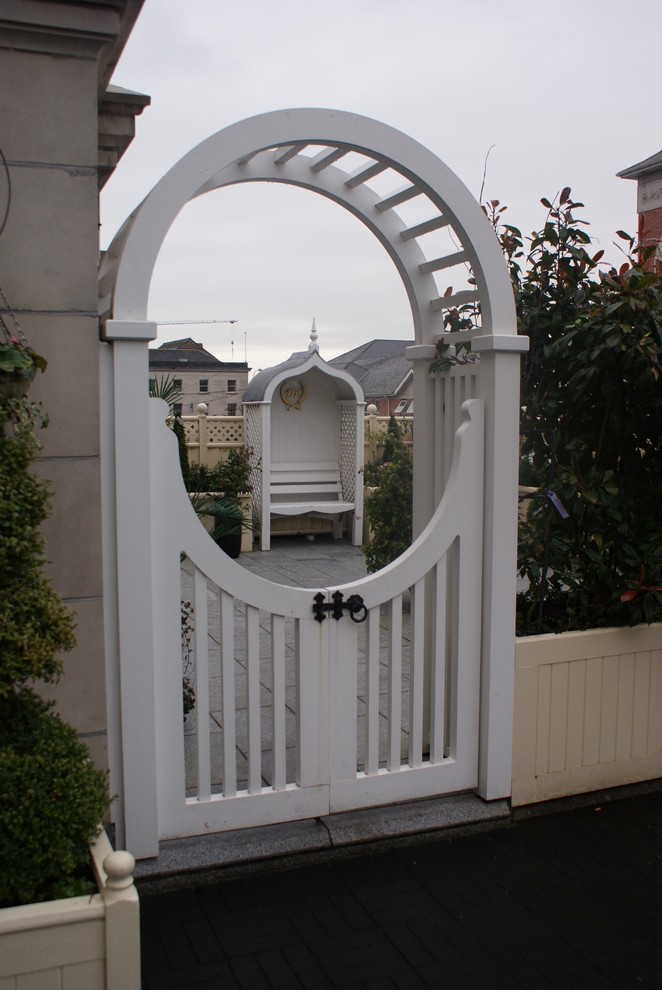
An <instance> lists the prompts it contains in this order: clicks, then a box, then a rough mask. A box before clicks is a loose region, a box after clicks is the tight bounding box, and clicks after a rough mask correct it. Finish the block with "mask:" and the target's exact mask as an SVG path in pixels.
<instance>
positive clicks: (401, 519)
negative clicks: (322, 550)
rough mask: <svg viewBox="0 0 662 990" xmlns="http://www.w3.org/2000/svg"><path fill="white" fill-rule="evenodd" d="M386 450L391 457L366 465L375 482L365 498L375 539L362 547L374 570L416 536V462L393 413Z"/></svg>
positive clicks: (368, 481)
mask: <svg viewBox="0 0 662 990" xmlns="http://www.w3.org/2000/svg"><path fill="white" fill-rule="evenodd" d="M386 451H387V452H388V456H389V460H386V459H385V460H384V461H383V462H382V463H381V464H379V465H377V467H374V466H367V467H366V485H368V486H375V487H374V490H373V491H372V492H370V493H369V494H368V495H367V496H366V501H365V514H366V518H367V520H368V523H369V524H370V529H371V531H372V541H371V542H370V543H368V544H365V545H364V546H363V548H362V549H363V553H364V554H365V560H366V568H367V570H368V573H370V574H372V573H374V572H375V571H378V570H381V568H382V567H386V565H387V564H390V563H391V561H392V560H395V558H396V557H399V556H400V554H402V553H404V552H405V550H406V549H407V548H408V547H409V546H410V545H411V539H412V491H413V465H412V459H411V454H410V452H409V450H408V448H407V447H406V445H405V444H404V443H403V442H402V438H401V436H400V432H399V428H398V425H397V423H396V421H395V419H394V418H393V417H391V422H390V423H389V436H388V442H387V448H386ZM386 451H385V457H386Z"/></svg>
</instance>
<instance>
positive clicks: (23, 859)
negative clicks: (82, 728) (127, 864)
mask: <svg viewBox="0 0 662 990" xmlns="http://www.w3.org/2000/svg"><path fill="white" fill-rule="evenodd" d="M107 806H108V788H107V783H106V775H105V774H104V773H102V772H101V771H99V770H95V769H94V767H93V766H92V764H91V762H90V758H89V753H88V751H87V748H86V747H85V745H84V744H83V743H82V742H80V741H79V740H78V739H77V737H76V733H75V732H74V730H73V729H72V728H71V727H70V726H69V725H66V723H64V722H62V720H61V719H60V718H59V716H58V715H56V714H55V713H54V712H52V711H51V710H50V705H49V703H47V702H45V701H43V699H41V698H38V697H37V696H36V695H35V694H33V693H32V692H31V691H29V690H23V691H18V692H15V693H14V692H12V693H11V694H9V695H5V697H3V698H1V699H0V835H1V836H2V841H0V906H3V907H4V906H7V905H9V904H24V903H27V902H28V901H42V900H49V899H50V898H56V897H66V896H70V895H71V894H72V893H86V892H87V890H89V889H90V886H89V882H88V883H87V884H86V883H85V881H84V880H83V883H82V884H81V883H80V881H78V879H77V878H76V876H75V874H76V872H77V871H79V870H80V869H81V867H84V866H85V864H86V863H87V861H88V842H89V841H90V840H91V839H92V838H94V836H95V835H96V834H97V832H98V828H99V822H100V821H101V818H102V816H103V814H104V812H105V810H106V808H107Z"/></svg>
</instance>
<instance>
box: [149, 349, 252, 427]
mask: <svg viewBox="0 0 662 990" xmlns="http://www.w3.org/2000/svg"><path fill="white" fill-rule="evenodd" d="M249 371H250V368H249V367H248V364H247V363H246V362H245V361H219V359H218V358H216V357H214V355H213V354H210V353H209V351H207V350H205V348H204V347H203V346H202V344H199V343H197V342H196V341H195V340H192V339H191V338H190V337H185V338H183V339H181V340H170V341H166V343H164V344H161V346H160V347H156V348H152V349H150V352H149V373H150V377H151V378H156V380H157V381H159V380H160V379H161V376H162V375H163V376H172V377H173V378H174V379H175V381H177V382H179V383H180V388H181V392H182V399H181V402H180V403H177V408H176V410H175V411H176V412H178V413H179V415H180V416H195V415H197V407H198V404H199V403H200V402H206V403H207V406H208V410H207V411H208V415H210V416H241V414H242V403H243V399H244V392H245V391H246V386H247V385H248V373H249Z"/></svg>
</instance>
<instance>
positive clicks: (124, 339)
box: [100, 109, 528, 798]
mask: <svg viewBox="0 0 662 990" xmlns="http://www.w3.org/2000/svg"><path fill="white" fill-rule="evenodd" d="M311 147H312V149H313V151H314V153H313V155H312V156H311V155H310V150H311ZM307 149H308V153H306V150H307ZM351 153H357V154H358V155H360V156H361V158H362V163H361V165H360V166H359V168H357V169H356V170H354V171H352V172H348V171H347V170H345V169H343V168H342V162H343V159H344V158H345V157H346V156H348V155H350V154H351ZM383 173H385V174H386V175H387V176H388V177H390V178H392V180H393V181H394V182H395V183H397V185H396V186H395V187H394V188H393V189H392V190H391V191H389V192H387V193H386V194H385V195H384V194H379V193H377V192H376V191H374V190H373V189H372V188H371V187H370V185H368V183H369V181H370V180H371V179H373V178H375V177H376V176H378V175H381V174H383ZM247 182H283V183H289V184H292V185H296V186H299V187H302V188H305V189H308V190H310V191H313V192H316V193H318V194H320V195H323V196H325V197H327V198H329V199H331V200H332V201H334V202H336V203H338V204H339V205H340V206H342V207H343V208H344V209H346V210H348V211H349V212H350V213H351V214H353V215H354V216H355V217H357V218H358V219H359V220H360V221H361V222H362V223H363V224H365V226H366V227H368V229H369V230H370V231H371V232H372V233H373V234H374V235H375V237H377V239H378V240H379V241H380V243H381V244H382V245H383V247H384V248H385V250H386V251H387V253H388V254H389V256H390V257H391V259H392V261H393V263H394V265H395V267H396V269H397V271H398V273H399V275H400V278H401V280H402V283H403V285H404V287H405V291H406V292H407V296H408V299H409V303H410V307H411V312H412V319H413V326H414V334H415V340H416V345H415V346H414V347H412V348H410V351H409V357H410V358H411V360H412V361H413V365H414V403H415V408H416V431H415V456H414V465H415V468H414V470H415V476H414V491H415V503H414V527H415V535H416V533H420V532H421V530H422V529H423V527H424V525H425V523H426V522H427V520H428V519H429V518H430V516H431V514H432V512H433V510H434V507H435V506H436V504H437V503H438V502H439V499H440V497H441V494H442V490H443V484H444V480H445V479H444V477H443V472H442V471H441V468H440V467H439V464H440V463H441V459H442V454H441V452H440V445H441V437H442V435H443V434H442V424H441V420H442V419H443V410H442V409H439V408H438V406H439V402H438V400H437V408H435V393H434V388H433V381H432V378H431V376H430V375H429V374H428V366H429V362H430V359H431V358H432V357H433V355H434V353H435V344H436V342H437V340H438V339H439V337H440V336H441V335H442V334H443V333H444V328H443V315H444V312H445V311H446V310H447V309H449V308H451V307H454V306H458V305H461V304H463V303H465V302H476V303H477V304H478V305H479V307H480V326H479V327H478V328H477V329H476V330H475V332H463V333H462V334H461V335H460V334H455V333H447V334H444V337H443V339H444V343H448V344H450V343H453V342H455V341H456V340H457V339H459V338H460V337H461V338H462V339H464V340H466V339H467V338H468V337H470V339H471V347H472V350H474V351H477V352H480V354H481V362H480V372H479V375H478V381H479V384H478V394H479V397H480V398H482V399H483V400H484V403H485V417H486V422H485V493H484V519H483V520H476V525H483V527H484V547H485V549H484V566H483V588H482V595H481V596H480V598H481V601H482V606H481V607H482V620H483V629H484V631H485V634H484V644H483V653H482V661H481V662H482V668H483V674H482V687H481V740H480V768H479V791H480V793H481V794H482V795H483V796H484V797H486V798H491V797H500V796H503V795H504V794H508V793H509V792H510V749H511V732H512V684H513V658H514V575H515V544H516V484H517V440H518V399H517V397H518V394H519V360H518V358H519V353H520V352H521V351H523V350H525V349H526V347H527V345H528V341H526V339H523V338H520V337H518V336H517V335H516V320H515V310H514V302H513V296H512V290H511V286H510V279H509V276H508V272H507V268H506V265H505V263H504V260H503V257H502V255H501V251H500V247H499V244H498V242H497V239H496V237H495V236H494V233H493V231H492V230H491V228H490V226H489V224H488V222H487V220H486V218H485V216H484V215H483V213H482V211H481V209H480V207H479V205H478V204H477V203H476V201H475V200H474V198H473V197H472V196H471V194H470V193H469V192H468V190H467V189H466V187H465V186H464V185H463V184H462V182H461V181H460V180H459V179H458V178H457V176H455V175H454V174H453V172H451V171H450V169H449V168H448V167H447V166H446V165H445V164H444V163H443V162H442V161H441V160H440V159H439V158H437V157H436V156H435V155H434V154H433V153H432V152H430V151H429V150H428V149H426V148H425V147H423V146H422V145H420V144H419V143H418V142H416V141H414V140H413V139H412V138H410V137H408V136H406V135H405V134H403V133H401V132H399V131H397V130H395V129H393V128H391V127H389V126H387V125H385V124H382V123H379V122H377V121H374V120H371V119H369V118H366V117H362V116H358V115H356V114H352V113H348V112H344V111H335V110H321V109H295V110H283V111H276V112H272V113H266V114H262V115H259V116H257V117H252V118H249V119H247V120H243V121H240V122H238V123H236V124H233V125H231V126H229V127H227V128H225V129H223V130H221V131H219V132H218V133H216V134H214V135H212V136H211V137H209V138H207V139H206V140H205V141H203V142H202V143H201V144H199V145H198V146H197V147H195V148H193V149H192V150H191V151H190V152H189V153H188V154H186V155H185V156H184V157H183V158H182V159H181V160H180V161H179V162H178V163H177V164H176V165H175V166H173V167H172V168H171V169H170V171H169V172H168V173H167V174H166V175H165V176H164V177H163V178H162V179H161V180H160V181H159V182H158V183H157V185H156V186H155V187H154V189H153V190H152V192H151V193H150V194H149V195H148V196H147V197H146V198H145V199H144V200H143V202H142V203H141V204H140V205H139V206H138V207H137V209H136V210H135V211H134V212H133V213H132V214H131V216H130V217H129V218H128V219H127V220H126V222H125V224H124V225H123V226H122V228H121V229H120V231H119V232H118V234H117V235H116V237H115V238H114V240H113V242H112V244H111V245H110V247H109V249H108V251H107V252H106V253H105V255H104V257H103V259H102V264H101V271H100V321H101V339H102V340H103V341H105V342H107V343H109V344H111V345H112V348H110V349H109V350H112V352H113V353H112V359H111V356H110V355H109V354H108V352H105V354H103V355H102V367H104V366H105V368H106V377H105V380H106V382H107V383H108V388H109V389H110V388H113V387H114V389H115V401H114V410H115V412H114V415H115V421H116V423H117V422H118V417H119V418H122V417H128V416H133V418H134V424H135V425H134V433H135V435H136V444H135V448H134V449H133V450H124V451H121V450H120V451H116V452H115V464H114V470H112V471H111V470H110V469H109V468H107V469H106V476H105V481H104V485H105V490H106V504H110V505H112V504H113V503H114V505H115V512H114V516H115V518H114V519H113V521H112V522H108V521H107V522H106V528H107V532H108V533H111V532H112V530H113V528H114V526H115V525H117V527H118V530H119V529H120V528H121V527H122V526H123V527H124V531H125V533H126V534H128V545H131V546H132V547H134V548H135V546H137V545H139V543H140V541H141V539H143V538H144V533H147V532H148V531H149V491H148V486H147V488H145V489H144V490H143V492H142V493H141V491H140V483H139V482H137V481H136V479H138V477H139V473H140V472H139V463H138V454H137V451H138V450H139V449H140V448H141V445H143V444H147V443H148V440H147V432H146V431H147V415H146V406H147V392H146V389H145V384H144V382H145V379H146V377H147V367H148V362H147V343H148V341H149V340H153V339H154V338H155V337H156V324H155V323H153V322H150V321H149V320H148V319H147V306H148V296H149V287H150V282H151V278H152V274H153V271H154V266H155V264H156V260H157V257H158V253H159V251H160V249H161V246H162V244H163V241H164V239H165V237H166V235H167V233H168V230H169V229H170V227H171V225H172V223H173V221H174V220H175V219H176V217H177V216H178V214H179V213H180V211H181V210H182V209H183V207H184V206H185V205H186V204H187V203H188V202H189V201H190V200H192V199H194V198H196V197H198V196H201V195H204V194H205V193H207V192H211V191H212V190H216V189H220V188H222V187H225V186H229V185H235V184H240V183H247ZM414 199H418V200H419V202H423V203H425V205H426V207H429V215H428V216H427V217H426V219H425V220H423V221H421V222H418V223H416V224H413V225H410V226H408V225H407V223H406V222H405V220H403V218H402V217H401V216H400V215H399V213H398V212H397V208H398V206H400V205H401V204H403V203H406V202H409V201H411V200H414ZM443 228H449V229H450V230H451V231H452V233H453V235H454V238H455V239H456V240H457V241H458V242H459V250H457V251H452V252H451V253H449V254H444V255H442V256H439V257H432V258H428V257H426V255H425V253H424V250H423V247H424V244H425V242H424V241H423V238H425V236H426V235H427V234H429V233H431V232H433V231H437V230H442V229H443ZM467 266H469V267H470V269H471V274H472V275H473V280H474V282H473V284H468V286H467V288H465V289H462V290H460V291H458V292H456V293H453V294H452V295H450V296H448V297H446V296H443V297H442V296H440V295H439V293H438V291H437V286H436V282H435V278H434V273H435V272H440V271H445V270H453V269H455V270H456V272H457V271H458V270H459V271H460V272H463V269H466V267H467ZM464 274H465V277H466V273H464ZM111 364H112V370H111ZM111 382H113V383H114V384H111ZM129 395H130V396H131V399H130V400H129V399H128V396H129ZM132 403H135V404H134V405H133V406H132ZM141 407H144V409H145V415H144V416H141V415H140V414H137V410H138V409H140V408H141ZM142 420H144V422H142ZM431 455H432V456H431ZM122 478H126V479H129V478H131V479H132V483H133V492H132V497H131V500H130V505H127V506H126V507H123V498H122V494H121V486H122V483H123V482H122ZM141 494H142V495H143V496H144V498H141V497H140V496H141ZM129 516H130V518H129ZM134 541H135V542H134ZM120 558H121V551H120V549H119V548H118V553H117V561H116V562H107V576H108V577H109V578H111V579H112V578H113V577H114V576H116V577H118V588H119V593H118V597H119V605H118V608H119V612H120V613H122V611H124V614H125V615H129V616H130V614H131V613H132V611H133V610H134V609H135V608H136V604H135V603H132V602H130V601H124V602H123V601H122V594H123V593H122V567H123V564H122V562H121V559H120ZM126 566H129V565H126ZM130 566H131V568H132V570H134V571H135V567H136V564H135V562H134V561H132V562H131V565H130ZM137 566H138V568H139V569H140V568H141V567H143V568H147V569H146V570H144V573H143V579H144V580H145V581H149V580H150V579H151V577H150V574H149V566H148V564H146V563H141V562H138V563H137ZM115 567H116V573H115ZM504 575H506V576H507V579H506V580H505V581H504V580H503V576H504ZM134 576H135V575H134ZM511 576H512V580H511ZM511 584H512V586H511ZM138 625H139V623H138V624H135V623H134V624H132V623H131V621H129V627H131V628H132V629H133V632H132V635H135V629H136V628H137V626H138ZM121 635H122V633H121V626H120V641H121ZM143 635H144V637H145V642H144V644H143V646H144V648H149V643H148V641H147V640H148V638H149V633H148V631H145V632H144V634H143ZM120 649H121V642H120ZM111 693H112V692H111ZM111 745H112V743H111Z"/></svg>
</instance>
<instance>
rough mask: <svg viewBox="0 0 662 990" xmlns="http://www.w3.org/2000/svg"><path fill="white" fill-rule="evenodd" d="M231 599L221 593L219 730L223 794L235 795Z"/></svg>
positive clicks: (227, 795)
mask: <svg viewBox="0 0 662 990" xmlns="http://www.w3.org/2000/svg"><path fill="white" fill-rule="evenodd" d="M234 667H235V659H234V600H233V598H232V595H230V594H228V592H227V591H222V592H221V719H222V729H223V793H224V795H225V797H235V796H236V793H237V756H236V752H237V741H236V736H237V730H236V718H235V687H234Z"/></svg>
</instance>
